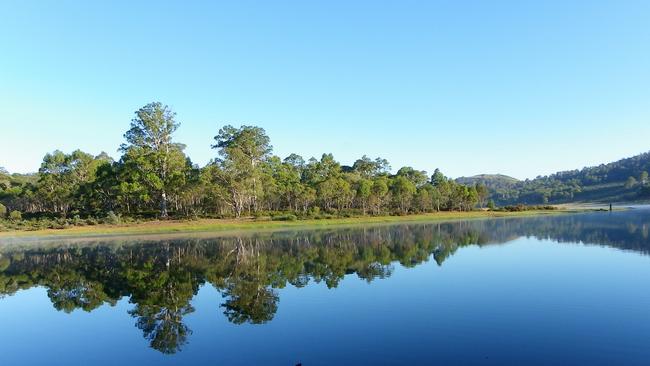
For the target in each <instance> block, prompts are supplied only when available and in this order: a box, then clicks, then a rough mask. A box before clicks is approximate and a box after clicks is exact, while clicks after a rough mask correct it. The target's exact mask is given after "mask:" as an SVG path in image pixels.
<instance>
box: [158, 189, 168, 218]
mask: <svg viewBox="0 0 650 366" xmlns="http://www.w3.org/2000/svg"><path fill="white" fill-rule="evenodd" d="M167 216H168V214H167V192H165V190H164V189H163V191H162V193H161V194H160V217H161V218H163V219H166V218H167Z"/></svg>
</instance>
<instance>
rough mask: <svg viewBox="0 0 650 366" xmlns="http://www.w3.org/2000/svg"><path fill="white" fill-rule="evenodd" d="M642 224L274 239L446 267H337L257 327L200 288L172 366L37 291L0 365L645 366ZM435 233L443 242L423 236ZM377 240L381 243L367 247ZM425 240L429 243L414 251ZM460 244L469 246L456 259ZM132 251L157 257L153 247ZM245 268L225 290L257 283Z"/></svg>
mask: <svg viewBox="0 0 650 366" xmlns="http://www.w3.org/2000/svg"><path fill="white" fill-rule="evenodd" d="M649 219H650V212H649V211H631V212H626V213H615V214H613V215H610V214H608V213H602V214H588V215H572V216H554V217H544V218H529V219H513V220H489V221H473V222H464V223H456V224H442V225H438V224H433V225H409V226H404V225H402V226H395V227H393V226H384V227H381V228H378V229H375V230H374V231H373V230H366V231H360V230H357V229H345V230H341V231H332V230H328V231H326V232H321V233H320V234H319V235H320V237H319V238H316V234H312V233H301V234H282V235H280V236H279V237H280V238H281V239H275V240H279V241H278V242H277V243H275V244H274V245H276V246H275V247H274V248H275V249H276V250H277V246H278V245H280V244H281V243H283V242H287V241H289V240H295V238H296V237H305V236H306V237H309V238H310V242H312V245H316V244H313V242H316V241H321V242H323V243H324V244H320V245H325V246H327V245H329V246H334V247H344V248H348V249H349V250H344V251H342V252H339V254H341V253H342V254H345V255H352V256H356V257H358V258H362V257H363V256H364V255H367V254H364V253H366V252H364V251H363V250H361V249H359V247H361V248H364V247H366V246H368V247H371V248H374V250H376V251H377V253H378V251H379V250H380V249H382V247H384V246H386V247H388V248H390V249H389V252H390V253H392V255H393V259H396V258H397V257H400V256H401V258H402V259H403V258H413V255H412V253H410V252H409V249H413V248H422V247H426V248H427V249H428V252H429V253H434V255H435V254H436V251H438V252H437V253H438V255H441V254H440V251H441V250H444V251H445V252H448V253H449V255H450V256H449V257H445V258H446V259H444V261H443V263H442V265H441V266H438V265H437V264H436V262H435V261H433V260H429V261H426V262H424V263H415V262H413V261H406V263H412V264H413V265H412V266H411V267H412V268H406V267H404V266H402V265H400V264H399V263H397V262H393V264H392V266H390V270H391V271H390V273H389V274H390V275H389V276H388V277H387V278H384V279H376V280H373V281H371V282H368V281H366V280H364V279H361V278H359V277H358V276H357V275H355V274H354V273H351V272H355V270H359V268H355V270H351V269H347V270H346V269H344V273H345V272H348V273H349V274H347V275H345V277H344V278H343V279H342V280H340V281H338V286H337V287H335V288H331V289H329V288H328V286H327V285H326V284H325V282H321V283H316V282H314V281H310V282H309V284H308V285H306V286H305V287H302V288H296V287H294V286H292V285H291V284H287V285H286V287H284V288H279V289H275V290H274V291H276V294H277V297H278V299H279V300H278V302H277V311H276V312H275V313H274V314H273V316H272V320H271V321H267V322H265V323H264V324H251V322H244V323H243V324H234V323H233V322H229V321H228V318H227V317H226V316H224V308H223V307H222V304H224V302H225V301H226V300H227V298H225V297H223V296H222V293H224V291H223V286H222V287H221V288H222V291H221V293H220V292H219V291H218V290H217V289H216V288H215V287H214V286H212V285H211V284H210V283H206V284H204V285H200V284H199V285H198V286H199V287H200V289H199V290H198V292H197V294H196V295H195V296H194V297H193V298H192V300H191V305H192V306H193V307H194V308H195V311H194V312H192V313H190V314H187V315H186V316H185V317H184V318H183V323H184V325H186V326H187V327H188V328H189V329H191V332H192V333H191V334H189V335H188V337H187V343H186V344H184V345H183V346H182V347H180V349H181V351H180V352H178V353H175V354H174V355H165V354H162V353H161V352H158V351H156V350H154V349H152V348H150V347H149V346H150V341H149V340H147V339H145V338H143V332H142V331H141V330H140V329H138V328H136V327H135V326H134V324H135V319H134V317H132V316H131V315H129V311H131V310H133V309H134V308H135V305H134V304H132V303H129V299H128V298H127V297H125V298H123V299H122V300H120V301H118V302H117V304H116V305H115V306H114V307H111V306H108V305H103V306H100V307H99V308H97V309H95V310H93V311H92V312H84V311H82V310H76V311H73V312H71V313H69V314H68V313H65V312H63V311H56V310H55V309H54V308H53V305H52V302H51V301H50V299H48V295H47V290H46V289H45V288H43V287H33V288H31V289H29V290H27V291H19V292H17V293H16V294H14V295H12V296H7V297H5V298H4V299H2V300H0V324H2V325H3V327H2V328H3V329H4V330H5V331H3V332H1V333H0V334H1V335H0V344H2V346H0V347H1V348H2V353H3V364H7V365H17V364H44V365H45V364H47V365H76V364H78V365H83V364H88V363H94V364H106V365H111V364H138V365H161V364H198V363H206V362H207V363H210V364H242V365H253V364H256V365H261V364H278V365H293V364H296V363H298V362H302V363H303V364H305V365H332V364H367V363H374V364H423V363H441V364H450V363H466V364H467V363H469V364H498V365H503V364H510V363H518V364H557V363H559V362H561V363H566V364H603V365H605V364H639V365H641V364H647V361H648V360H649V359H650V349H648V347H647V346H646V343H647V339H649V338H648V337H649V336H650V312H648V311H647V309H650V292H648V291H647V283H648V281H649V280H650V262H649V261H650V258H649V257H648V256H647V255H644V254H647V253H649V251H648V249H647V248H648V237H647V223H648V222H650V220H649ZM439 228H442V229H440V230H442V233H443V234H444V235H442V236H430V235H428V236H427V233H429V234H430V233H431V232H432V231H435V230H438V229H439ZM526 235H528V236H531V237H530V238H526V237H525V236H526ZM389 236H390V237H391V238H392V240H389V242H388V243H387V242H384V243H381V242H380V241H376V240H375V241H372V240H371V238H375V239H376V238H379V237H384V238H385V237H389ZM276 237H277V236H276ZM534 237H541V238H550V240H546V239H542V240H539V239H536V238H534ZM363 238H366V239H368V241H369V242H368V243H362V242H359V241H363V240H364V239H363ZM441 238H442V239H441ZM449 238H456V239H457V240H456V241H454V240H451V241H448V240H447V239H449ZM468 238H471V240H469V239H468ZM513 238H514V240H513ZM335 239H337V240H335ZM424 239H426V240H429V244H431V243H432V242H436V240H439V241H440V242H438V243H437V244H436V245H429V246H427V245H425V244H422V242H425V243H426V240H424ZM443 239H444V240H443ZM472 240H473V242H472ZM506 240H509V241H508V243H507V244H505V245H491V244H498V243H500V242H503V241H506ZM350 241H356V245H351V246H350ZM459 241H460V242H465V243H468V245H467V246H465V247H463V248H460V249H459V248H458V245H457V244H458V242H459ZM557 241H562V242H567V243H572V242H573V243H574V242H578V241H583V242H586V243H588V244H599V245H587V246H584V245H558V244H556V242H557ZM418 242H419V243H420V244H417V243H418ZM476 242H481V243H484V245H481V246H477V245H474V244H475V243H476ZM279 243H280V244H279ZM400 243H406V244H405V245H403V246H400V245H399V244H400ZM487 243H490V244H487ZM122 245H126V246H127V247H128V245H127V244H122ZM178 245H180V247H182V244H178ZM211 245H215V244H214V243H213V244H211ZM301 245H304V244H301ZM418 245H420V246H418ZM224 246H225V247H226V248H225V249H228V248H229V247H228V246H227V245H224ZM297 246H298V247H300V245H297ZM172 247H174V246H173V245H172ZM133 248H134V249H133V250H135V251H138V250H140V251H142V250H144V251H148V252H147V253H148V256H155V255H158V256H160V253H159V251H160V250H161V249H160V246H151V245H148V246H137V245H136V246H135V247H133ZM429 249H430V250H429ZM621 249H624V250H621ZM31 250H36V249H31ZM59 250H60V248H59ZM283 250H296V246H295V245H293V246H292V245H288V244H287V245H286V246H285V247H284V248H283ZM91 252H92V251H91ZM228 252H229V251H228V250H224V253H228ZM5 253H6V252H5ZM259 253H261V254H262V255H263V254H264V253H266V254H267V256H268V258H270V259H269V260H270V261H272V260H273V258H276V257H277V256H278V255H279V254H278V252H277V251H276V252H274V251H273V250H272V249H271V248H267V247H264V245H262V248H261V249H260V250H259ZM351 253H352V254H351ZM639 254H641V255H639ZM5 255H6V254H5ZM26 256H29V255H28V254H26ZM145 257H146V256H145ZM172 257H173V256H172ZM298 257H299V256H298ZM415 257H417V256H415ZM198 258H201V256H200V255H199V256H198ZM287 258H292V256H288V257H287ZM425 258H426V257H425ZM163 262H164V261H163ZM361 262H362V263H363V261H361ZM323 263H325V262H323ZM332 263H334V264H335V263H337V262H336V261H333V262H332ZM355 263H357V262H355ZM122 265H124V264H122ZM170 266H171V267H173V266H174V264H173V262H172V264H171V265H170ZM171 267H170V268H171ZM11 268H12V267H9V269H8V270H11ZM256 268H257V267H253V268H252V269H247V271H246V272H242V273H240V274H239V275H237V276H239V277H238V279H240V278H251V276H253V277H255V276H259V274H258V273H256V272H255V270H256ZM267 268H274V267H272V266H267ZM228 270H230V268H228ZM251 271H252V272H251ZM226 272H227V271H226ZM4 275H5V276H6V272H5V274H4ZM268 275H269V274H268V273H266V274H264V276H261V277H263V278H269V276H268ZM270 277H271V278H272V277H273V276H270ZM255 278H260V277H255ZM217 287H219V286H217ZM269 288H270V287H269ZM165 294H166V293H165ZM145 295H147V294H145ZM35 350H37V351H35Z"/></svg>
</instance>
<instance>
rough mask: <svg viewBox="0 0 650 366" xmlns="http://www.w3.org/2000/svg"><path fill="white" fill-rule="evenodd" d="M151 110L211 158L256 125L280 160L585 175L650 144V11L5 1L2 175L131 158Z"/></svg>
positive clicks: (1, 12) (1, 4)
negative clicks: (135, 133) (135, 135)
mask: <svg viewBox="0 0 650 366" xmlns="http://www.w3.org/2000/svg"><path fill="white" fill-rule="evenodd" d="M136 3H137V4H136ZM150 101H161V102H163V103H165V104H168V105H170V106H171V107H172V108H173V109H174V110H175V111H176V112H177V113H178V120H179V121H180V122H181V123H182V126H181V128H180V129H179V131H178V134H177V140H178V141H180V142H183V143H185V144H187V145H188V148H187V153H188V155H189V156H190V157H191V158H192V160H193V161H195V162H196V163H199V164H201V165H203V164H205V163H206V162H207V161H208V160H209V159H210V158H212V157H213V156H214V155H215V151H213V150H211V149H210V144H211V143H212V137H213V136H214V135H215V134H216V133H217V130H218V128H219V127H220V126H222V125H224V124H233V125H240V124H254V125H258V126H261V127H263V128H265V129H266V131H267V132H268V134H269V136H270V137H271V141H272V143H273V145H274V152H275V153H276V154H278V155H280V156H281V157H284V156H286V155H288V154H289V153H292V152H295V153H299V154H301V155H303V156H305V157H306V158H308V157H311V156H317V157H319V156H320V155H321V154H322V153H323V152H332V153H333V154H334V156H335V157H336V158H337V159H338V160H340V161H341V162H342V163H344V164H351V163H352V162H353V161H354V160H355V159H356V158H358V157H360V156H361V155H363V154H368V155H369V156H371V157H375V156H381V157H384V158H386V159H388V160H389V161H390V162H391V164H392V165H393V168H399V167H400V166H403V165H412V166H414V167H415V168H418V169H424V170H427V171H429V172H431V171H433V169H434V168H436V167H439V168H441V169H442V170H443V172H444V173H446V174H447V175H449V176H453V177H457V176H461V175H473V174H478V173H497V172H498V173H504V174H509V175H512V176H515V177H518V178H527V177H534V176H536V175H538V174H548V173H552V172H555V171H557V170H566V169H573V168H581V167H583V166H585V165H594V164H599V163H601V162H607V161H612V160H617V159H619V158H622V157H626V156H630V155H634V154H637V153H640V152H644V151H647V150H650V139H649V137H650V1H634V2H632V1H557V2H555V1H534V2H533V1H438V2H434V1H421V2H419V1H418V2H415V1H403V0H402V1H391V2H382V1H367V2H365V1H331V0H330V1H322V2H316V1H295V2H285V1H259V2H248V1H230V2H217V1H214V2H207V1H206V2H205V3H202V2H199V1H193V2H191V1H178V2H175V3H171V2H165V1H153V2H148V3H147V2H144V1H137V2H136V1H107V2H99V1H83V2H82V1H79V2H72V1H43V2H37V1H27V0H25V1H7V2H5V1H2V0H0V166H5V167H6V168H7V169H8V170H10V171H12V172H28V171H35V170H37V169H38V167H39V165H40V161H41V159H42V157H43V155H44V154H45V153H46V152H49V151H52V150H54V149H61V150H63V151H66V152H67V151H72V150H74V149H77V148H80V149H82V150H84V151H88V152H91V153H95V154H96V153H99V152H101V151H106V152H108V153H109V154H110V155H112V156H113V157H115V158H118V157H119V154H118V153H117V148H118V146H119V144H120V143H121V142H122V141H123V137H122V135H123V133H124V132H125V131H126V130H127V128H128V125H129V121H130V120H131V118H132V116H133V112H134V111H135V110H136V109H138V108H139V107H140V106H142V105H144V104H146V103H148V102H150Z"/></svg>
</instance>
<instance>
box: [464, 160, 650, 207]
mask: <svg viewBox="0 0 650 366" xmlns="http://www.w3.org/2000/svg"><path fill="white" fill-rule="evenodd" d="M649 171H650V152H647V153H643V154H640V155H636V156H633V157H631V158H627V159H622V160H619V161H616V162H613V163H609V164H601V165H599V166H595V167H587V168H583V169H581V170H570V171H565V172H559V173H555V174H552V175H549V176H540V177H537V178H535V179H530V180H528V179H527V180H525V181H519V180H517V179H515V178H512V177H508V176H505V175H477V176H474V177H462V178H458V179H456V182H457V183H459V184H465V185H475V184H479V185H485V186H486V187H488V190H489V191H490V199H492V200H494V201H495V202H496V203H497V204H501V205H509V204H522V203H523V204H547V203H566V202H603V203H609V202H630V201H638V200H648V199H650V180H649V179H648V172H649Z"/></svg>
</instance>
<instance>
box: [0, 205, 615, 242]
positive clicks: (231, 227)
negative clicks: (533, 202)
mask: <svg viewBox="0 0 650 366" xmlns="http://www.w3.org/2000/svg"><path fill="white" fill-rule="evenodd" d="M596 211H603V209H602V208H600V209H597V208H593V207H592V208H585V207H571V206H564V207H558V209H556V210H530V211H517V212H503V211H469V212H436V213H427V214H416V215H406V216H361V217H351V218H332V219H317V220H316V219H308V220H296V221H272V220H270V219H262V220H260V219H253V218H241V219H197V220H165V221H161V220H158V221H148V222H143V223H135V224H119V225H107V224H101V225H93V226H75V227H70V228H65V229H44V230H34V231H24V230H13V231H5V232H0V245H1V244H10V243H11V242H26V241H40V240H48V239H84V238H87V239H101V238H112V237H138V236H165V235H170V234H173V236H178V235H183V234H187V235H189V234H205V235H210V236H215V237H217V236H224V235H233V234H237V233H248V234H250V233H255V232H269V231H286V230H310V229H323V228H338V227H354V226H362V225H382V224H397V223H426V222H451V221H458V220H476V219H491V218H509V217H527V216H542V215H558V214H570V213H581V212H596Z"/></svg>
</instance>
